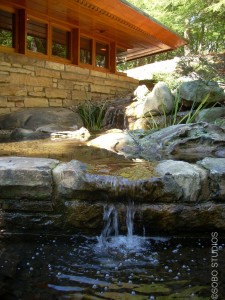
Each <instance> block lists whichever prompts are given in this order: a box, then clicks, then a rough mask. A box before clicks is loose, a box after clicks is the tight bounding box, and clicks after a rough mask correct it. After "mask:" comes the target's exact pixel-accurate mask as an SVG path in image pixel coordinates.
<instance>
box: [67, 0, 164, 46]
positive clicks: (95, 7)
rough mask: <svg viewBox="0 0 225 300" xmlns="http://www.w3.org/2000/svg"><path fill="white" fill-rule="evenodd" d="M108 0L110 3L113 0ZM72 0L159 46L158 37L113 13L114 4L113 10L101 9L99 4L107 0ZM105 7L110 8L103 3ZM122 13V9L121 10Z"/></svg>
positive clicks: (92, 12)
mask: <svg viewBox="0 0 225 300" xmlns="http://www.w3.org/2000/svg"><path fill="white" fill-rule="evenodd" d="M114 1H115V0H114ZM114 1H111V0H110V3H112V2H114ZM72 2H76V3H77V4H78V5H79V6H81V7H83V8H85V9H88V10H90V13H91V14H96V15H97V16H98V17H99V16H102V17H106V18H109V19H110V22H113V23H117V24H118V23H119V24H120V25H121V26H123V27H126V28H127V29H129V30H131V31H136V32H139V34H141V35H142V36H144V37H145V39H147V40H148V43H149V45H154V46H156V47H157V46H159V44H162V45H163V43H161V41H159V40H158V39H156V38H155V37H154V36H153V35H151V34H150V33H149V32H146V31H144V30H142V28H140V27H138V26H136V25H134V23H130V22H128V21H127V20H126V18H122V17H120V16H118V15H116V14H114V12H116V11H117V10H118V8H117V5H116V4H114V5H113V10H112V9H111V10H109V11H108V10H106V9H103V8H101V7H99V4H100V5H101V6H102V4H104V3H102V2H108V0H104V1H94V0H89V1H86V0H72ZM94 3H97V4H98V5H95V4H94ZM104 7H105V8H107V7H108V8H110V6H109V5H108V6H107V5H104ZM124 9H127V8H126V7H123V10H124ZM121 14H122V11H121ZM139 17H140V16H139ZM127 34H129V31H127Z"/></svg>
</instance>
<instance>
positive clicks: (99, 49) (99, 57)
mask: <svg viewBox="0 0 225 300" xmlns="http://www.w3.org/2000/svg"><path fill="white" fill-rule="evenodd" d="M108 57H109V46H108V45H107V44H102V43H98V42H97V43H96V57H95V64H96V66H97V67H101V68H108V66H109V62H108V61H109V58H108Z"/></svg>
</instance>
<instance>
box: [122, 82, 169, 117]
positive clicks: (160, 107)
mask: <svg viewBox="0 0 225 300" xmlns="http://www.w3.org/2000/svg"><path fill="white" fill-rule="evenodd" d="M144 92H145V90H144V91H143V92H142V93H141V95H142V98H141V99H140V100H139V101H137V102H136V103H135V109H134V107H133V106H134V105H132V107H133V112H132V109H130V107H127V110H126V115H127V116H130V115H131V112H132V114H133V115H134V116H135V117H137V118H141V117H144V116H148V115H163V114H169V113H170V112H171V111H172V109H173V107H174V96H173V95H172V93H171V91H170V89H169V88H168V86H167V85H166V84H165V83H164V82H158V83H157V84H156V85H155V86H154V88H153V90H152V91H151V92H149V93H147V94H146V95H145V96H143V94H144Z"/></svg>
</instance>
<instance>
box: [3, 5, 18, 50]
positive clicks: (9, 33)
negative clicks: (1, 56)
mask: <svg viewBox="0 0 225 300" xmlns="http://www.w3.org/2000/svg"><path fill="white" fill-rule="evenodd" d="M14 19H15V15H14V14H12V13H9V12H6V11H3V10H0V45H1V46H5V47H10V48H15V34H14Z"/></svg>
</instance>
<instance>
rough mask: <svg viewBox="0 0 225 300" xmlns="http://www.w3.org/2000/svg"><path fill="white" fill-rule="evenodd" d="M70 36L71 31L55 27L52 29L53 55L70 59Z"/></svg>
mask: <svg viewBox="0 0 225 300" xmlns="http://www.w3.org/2000/svg"><path fill="white" fill-rule="evenodd" d="M70 37H71V34H70V32H69V31H65V30H61V29H58V28H55V27H53V29H52V55H54V56H59V57H61V58H66V59H70V56H71V55H70Z"/></svg>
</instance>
